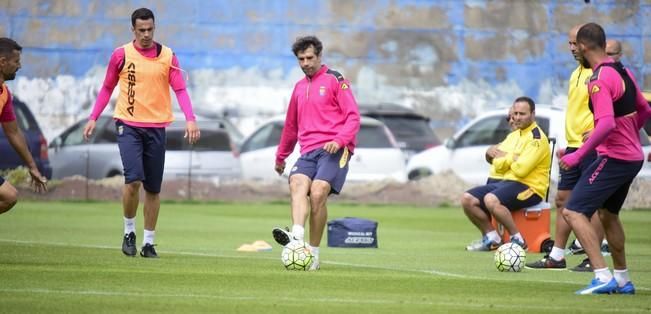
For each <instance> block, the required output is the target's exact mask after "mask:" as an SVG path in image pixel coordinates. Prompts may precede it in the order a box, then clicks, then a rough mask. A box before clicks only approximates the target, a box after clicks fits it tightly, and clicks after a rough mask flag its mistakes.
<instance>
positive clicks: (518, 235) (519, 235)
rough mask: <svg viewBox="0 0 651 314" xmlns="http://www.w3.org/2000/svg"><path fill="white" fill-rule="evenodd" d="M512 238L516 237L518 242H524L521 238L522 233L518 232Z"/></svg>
mask: <svg viewBox="0 0 651 314" xmlns="http://www.w3.org/2000/svg"><path fill="white" fill-rule="evenodd" d="M513 236H514V237H516V238H517V239H518V240H520V241H522V242H524V238H523V237H522V233H520V232H518V233H516V234H514V235H513Z"/></svg>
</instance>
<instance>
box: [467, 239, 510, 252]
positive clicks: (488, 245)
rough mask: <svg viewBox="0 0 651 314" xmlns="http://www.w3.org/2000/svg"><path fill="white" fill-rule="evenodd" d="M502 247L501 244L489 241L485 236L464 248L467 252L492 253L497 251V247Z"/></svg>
mask: <svg viewBox="0 0 651 314" xmlns="http://www.w3.org/2000/svg"><path fill="white" fill-rule="evenodd" d="M500 245H502V242H501V241H500V242H495V241H493V240H491V239H489V238H488V237H487V236H483V237H482V238H481V240H478V241H475V242H473V243H470V245H468V246H466V250H467V251H493V250H497V248H498V247H500Z"/></svg>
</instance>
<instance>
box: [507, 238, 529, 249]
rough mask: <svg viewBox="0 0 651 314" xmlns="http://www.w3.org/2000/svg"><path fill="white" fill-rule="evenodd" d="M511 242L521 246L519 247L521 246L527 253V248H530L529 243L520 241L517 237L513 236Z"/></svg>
mask: <svg viewBox="0 0 651 314" xmlns="http://www.w3.org/2000/svg"><path fill="white" fill-rule="evenodd" d="M510 241H511V243H515V244H517V245H519V246H520V247H521V248H522V249H523V250H525V251H526V250H527V248H528V247H527V243H526V242H524V240H520V239H518V238H516V237H514V236H511V240H510Z"/></svg>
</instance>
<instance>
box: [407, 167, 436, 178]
mask: <svg viewBox="0 0 651 314" xmlns="http://www.w3.org/2000/svg"><path fill="white" fill-rule="evenodd" d="M431 175H432V172H431V171H430V170H429V169H425V168H419V169H414V170H412V171H411V172H409V174H408V175H407V178H409V180H420V179H422V178H425V177H429V176H431Z"/></svg>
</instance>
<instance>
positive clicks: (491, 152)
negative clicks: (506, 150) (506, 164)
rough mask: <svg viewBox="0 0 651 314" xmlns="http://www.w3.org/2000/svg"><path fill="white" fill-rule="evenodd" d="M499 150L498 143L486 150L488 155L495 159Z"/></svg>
mask: <svg viewBox="0 0 651 314" xmlns="http://www.w3.org/2000/svg"><path fill="white" fill-rule="evenodd" d="M498 151H499V149H497V145H493V146H491V147H489V148H488V149H487V150H486V155H487V156H488V157H490V158H491V159H493V158H495V156H496V155H497V152H498Z"/></svg>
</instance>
